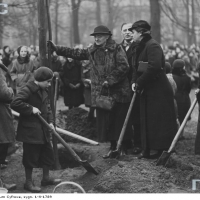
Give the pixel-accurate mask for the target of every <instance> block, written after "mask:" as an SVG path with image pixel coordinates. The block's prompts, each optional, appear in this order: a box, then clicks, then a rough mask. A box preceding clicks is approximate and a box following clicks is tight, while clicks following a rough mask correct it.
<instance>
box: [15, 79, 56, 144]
mask: <svg viewBox="0 0 200 200" xmlns="http://www.w3.org/2000/svg"><path fill="white" fill-rule="evenodd" d="M33 107H36V108H38V109H39V110H40V111H41V116H42V117H43V118H44V119H45V120H46V121H47V122H48V123H53V116H52V112H51V108H50V104H49V99H48V93H47V91H45V90H41V89H40V87H39V86H38V85H37V84H35V83H34V81H30V82H28V83H27V84H26V85H25V86H24V87H23V88H22V89H21V90H20V91H19V93H18V94H17V95H16V96H15V98H14V100H13V101H12V103H11V108H12V109H13V110H15V111H16V112H18V113H20V117H19V123H18V128H17V138H16V139H17V140H18V141H21V142H25V143H30V144H44V143H45V142H49V141H50V132H49V131H48V130H47V129H46V128H45V127H44V126H43V125H42V123H41V122H40V120H39V119H38V117H37V116H36V115H34V114H33V112H32V111H33Z"/></svg>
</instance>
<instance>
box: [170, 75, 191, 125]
mask: <svg viewBox="0 0 200 200" xmlns="http://www.w3.org/2000/svg"><path fill="white" fill-rule="evenodd" d="M173 79H174V81H175V82H176V85H177V92H176V95H175V99H176V102H177V106H178V118H179V121H180V123H182V122H183V120H184V118H185V116H186V114H187V112H188V110H189V108H190V104H191V102H190V91H191V79H190V78H189V77H188V76H187V75H186V74H182V75H178V74H173Z"/></svg>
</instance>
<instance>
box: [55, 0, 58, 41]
mask: <svg viewBox="0 0 200 200" xmlns="http://www.w3.org/2000/svg"><path fill="white" fill-rule="evenodd" d="M55 4H56V5H55V43H56V44H58V14H59V13H58V9H59V0H56V2H55Z"/></svg>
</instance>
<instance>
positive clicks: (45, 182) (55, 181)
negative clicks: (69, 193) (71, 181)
mask: <svg viewBox="0 0 200 200" xmlns="http://www.w3.org/2000/svg"><path fill="white" fill-rule="evenodd" d="M59 183H61V179H53V178H49V179H47V180H42V181H41V186H47V185H57V184H59Z"/></svg>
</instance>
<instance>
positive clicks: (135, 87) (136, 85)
mask: <svg viewBox="0 0 200 200" xmlns="http://www.w3.org/2000/svg"><path fill="white" fill-rule="evenodd" d="M132 90H133V92H137V93H140V92H141V89H140V87H139V85H138V84H137V83H133V84H132Z"/></svg>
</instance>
